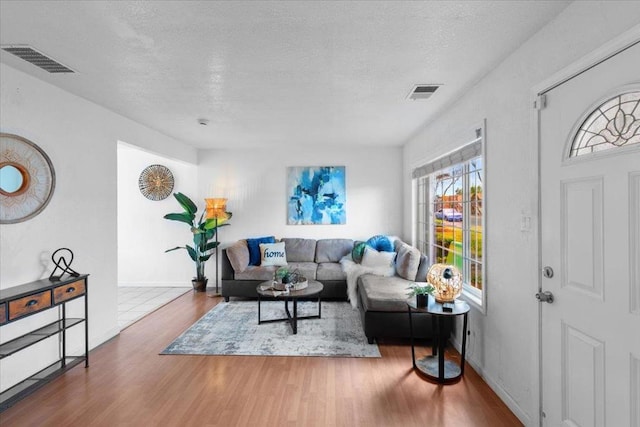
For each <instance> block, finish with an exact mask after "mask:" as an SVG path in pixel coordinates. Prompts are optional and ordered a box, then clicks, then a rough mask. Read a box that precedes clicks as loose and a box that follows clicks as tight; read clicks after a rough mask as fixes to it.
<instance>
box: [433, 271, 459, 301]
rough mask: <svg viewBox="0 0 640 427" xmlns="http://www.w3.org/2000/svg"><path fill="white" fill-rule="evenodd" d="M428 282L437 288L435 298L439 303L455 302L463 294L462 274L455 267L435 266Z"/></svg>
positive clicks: (434, 293) (434, 292)
mask: <svg viewBox="0 0 640 427" xmlns="http://www.w3.org/2000/svg"><path fill="white" fill-rule="evenodd" d="M427 282H428V283H429V284H431V285H432V286H433V287H434V288H435V291H433V296H434V298H435V299H436V301H437V302H439V303H444V302H453V301H454V300H455V299H456V298H458V297H459V296H460V293H461V292H462V274H460V270H458V268H457V267H456V266H454V265H448V264H433V265H432V266H431V267H430V268H429V271H428V272H427Z"/></svg>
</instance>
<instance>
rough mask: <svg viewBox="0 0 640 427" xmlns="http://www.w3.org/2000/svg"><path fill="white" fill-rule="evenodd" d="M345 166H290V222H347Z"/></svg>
mask: <svg viewBox="0 0 640 427" xmlns="http://www.w3.org/2000/svg"><path fill="white" fill-rule="evenodd" d="M346 205H347V200H346V182H345V167H344V166H317V167H313V166H297V167H288V168H287V224H288V225H315V224H346V222H347V213H346Z"/></svg>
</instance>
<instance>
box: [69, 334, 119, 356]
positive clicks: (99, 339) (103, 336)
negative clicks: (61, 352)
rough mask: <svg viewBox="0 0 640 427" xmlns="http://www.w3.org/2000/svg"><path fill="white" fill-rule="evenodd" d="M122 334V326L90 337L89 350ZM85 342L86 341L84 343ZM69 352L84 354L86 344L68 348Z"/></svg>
mask: <svg viewBox="0 0 640 427" xmlns="http://www.w3.org/2000/svg"><path fill="white" fill-rule="evenodd" d="M118 335H120V328H112V329H109V330H108V331H106V332H105V333H103V334H101V335H100V336H98V337H96V338H90V339H89V351H91V350H93V349H95V348H96V347H99V346H101V345H102V344H104V343H106V342H107V341H109V340H110V339H112V338H115V337H117V336H118ZM83 344H84V343H83ZM67 354H76V355H77V354H84V346H83V345H80V346H73V347H71V348H69V349H68V351H67Z"/></svg>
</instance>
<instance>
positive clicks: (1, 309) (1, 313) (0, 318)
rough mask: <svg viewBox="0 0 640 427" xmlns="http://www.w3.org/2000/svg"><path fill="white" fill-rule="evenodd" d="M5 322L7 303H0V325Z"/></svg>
mask: <svg viewBox="0 0 640 427" xmlns="http://www.w3.org/2000/svg"><path fill="white" fill-rule="evenodd" d="M4 323H7V304H5V303H2V304H0V325H2V324H4Z"/></svg>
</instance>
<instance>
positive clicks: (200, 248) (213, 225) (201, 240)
mask: <svg viewBox="0 0 640 427" xmlns="http://www.w3.org/2000/svg"><path fill="white" fill-rule="evenodd" d="M173 197H175V198H176V200H177V201H178V203H180V206H182V209H184V212H179V213H170V214H166V215H165V216H164V218H165V219H168V220H171V221H179V222H184V223H185V224H188V225H189V228H190V230H191V233H192V234H193V246H189V245H185V246H176V247H175V248H171V249H167V250H166V251H165V252H171V251H175V250H176V249H185V250H186V251H187V253H188V254H189V257H190V258H191V259H192V260H193V262H194V263H195V264H196V276H195V277H194V278H193V280H192V281H191V283H192V285H193V289H194V290H195V291H197V292H204V291H205V290H206V288H207V277H206V276H205V275H204V266H205V263H206V262H207V260H208V259H209V258H211V255H212V254H213V250H214V249H216V248H217V247H218V245H219V244H220V243H219V242H218V240H217V239H215V241H212V240H213V239H214V238H215V237H216V233H217V229H218V227H222V226H223V225H228V224H218V220H217V219H216V218H208V219H207V218H205V212H202V214H201V215H200V218H199V219H198V220H197V221H196V213H197V212H198V207H197V206H196V205H195V203H193V201H192V200H191V199H190V198H189V197H187V196H185V195H184V194H182V193H174V194H173ZM227 215H228V216H227V218H230V217H231V213H230V212H227Z"/></svg>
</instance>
